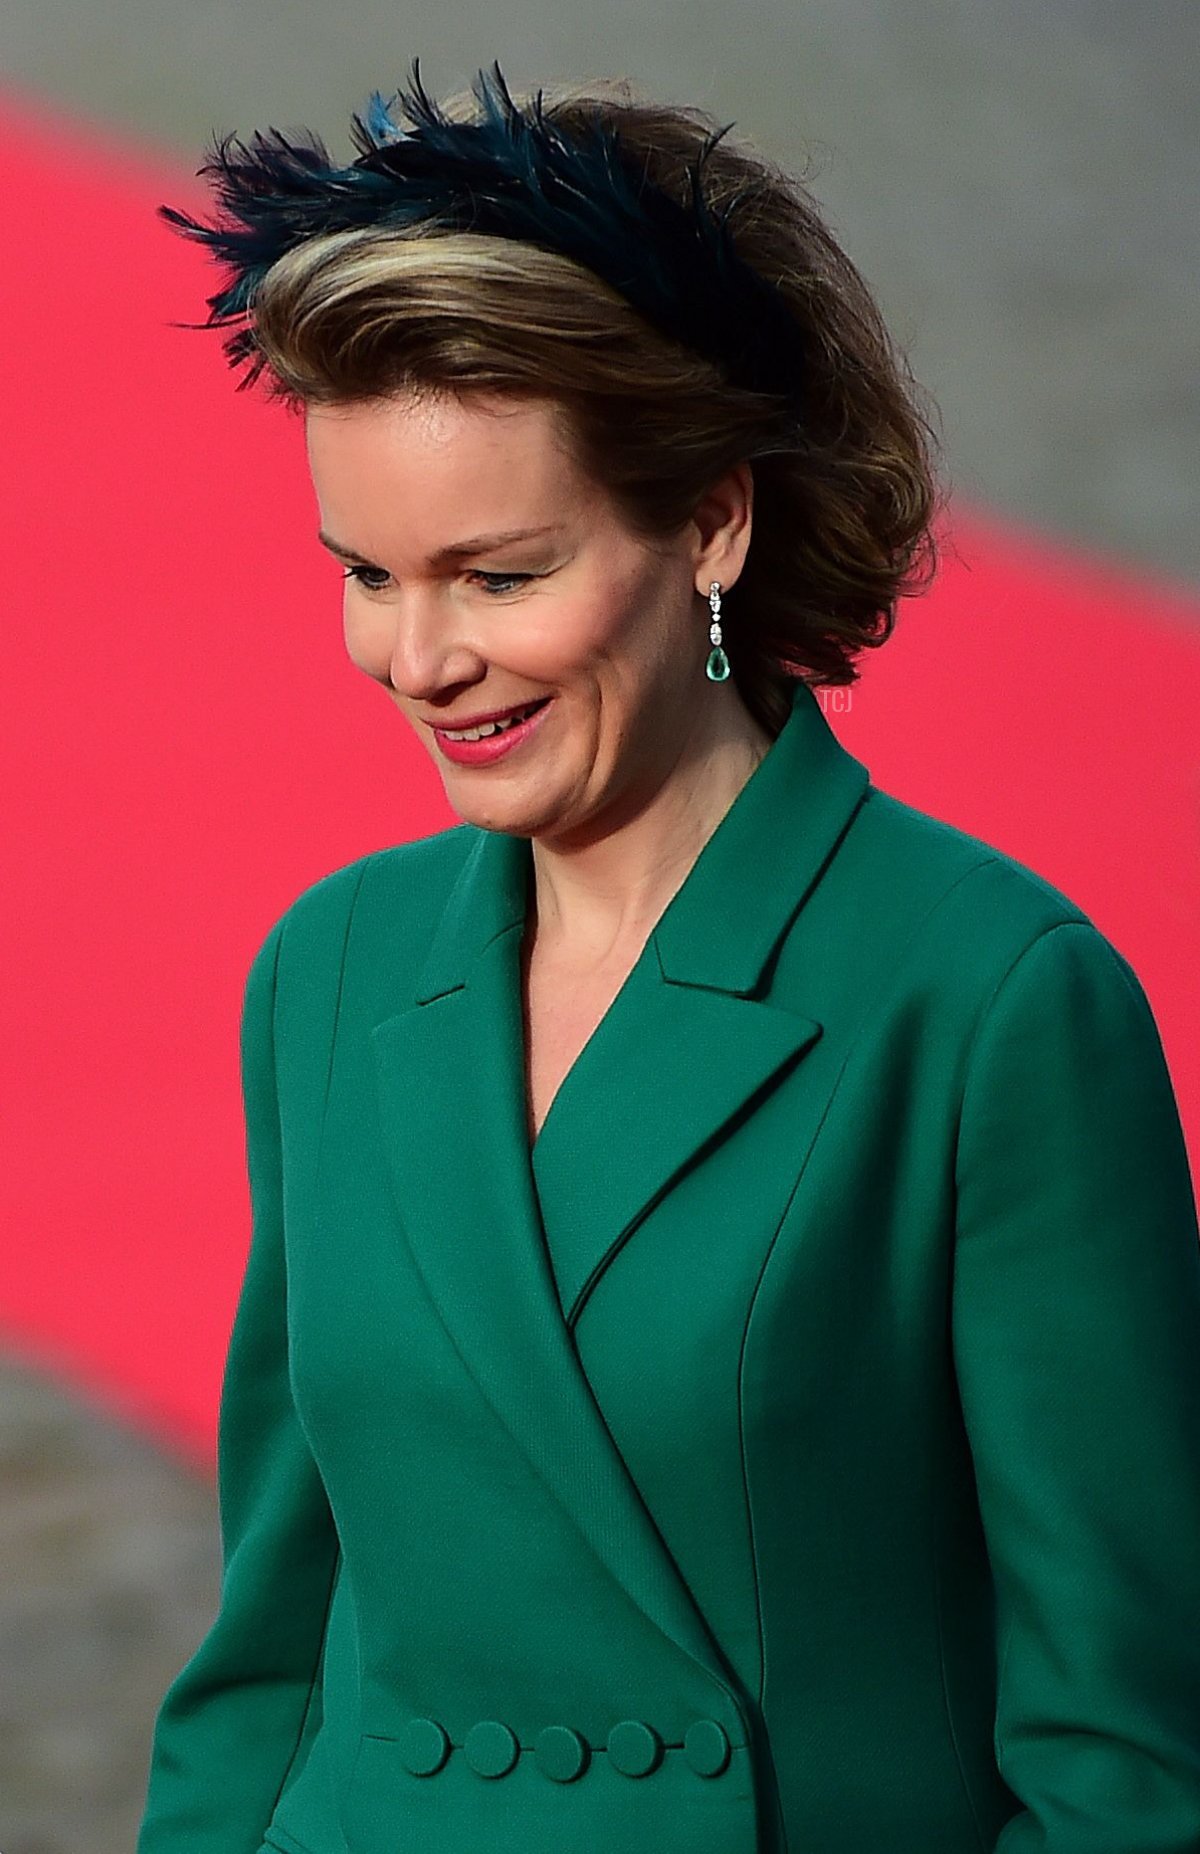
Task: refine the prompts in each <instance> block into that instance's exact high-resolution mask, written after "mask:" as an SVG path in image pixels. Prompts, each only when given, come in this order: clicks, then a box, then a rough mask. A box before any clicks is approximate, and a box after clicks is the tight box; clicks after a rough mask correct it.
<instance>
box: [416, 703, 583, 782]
mask: <svg viewBox="0 0 1200 1854" xmlns="http://www.w3.org/2000/svg"><path fill="white" fill-rule="evenodd" d="M553 706H554V697H553V696H551V697H550V699H549V700H548V701H543V703H542V705H541V707H540V708H536V709H535V710H534V712H533V713H532V714H531V715H529V716H527V717H526V719H525V720H524V721H518V722H517V724H516V726H515V727H507V728H505V729H504V731H503V733H500V734H489V735H488V737H487V739H486V740H448V739H447V738H446V735H445V733H444V731H443V730H442V729H441V728H440V727H435V728H434V730H433V737H434V739H435V740H436V741H437V744H438V749H439V751H440V752H441V753H444V754H445V756H446V758H447V759H448V760H452V761H453V762H454V764H455V765H456V766H490V765H491V763H492V761H493V760H501V759H504V758H505V757H506V756H507V755H508V754H510V753H511V752H512V751H513V750H514V748H516V747H519V746H520V745H521V743H522V741H525V740H528V739H529V736H530V735H531V734H533V733H535V732H536V731H537V728H538V725H539V723H540V721H541V719H542V716H543V715H545V714H548V713H549V712H550V709H551V708H552V707H553Z"/></svg>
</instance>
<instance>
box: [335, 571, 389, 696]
mask: <svg viewBox="0 0 1200 1854" xmlns="http://www.w3.org/2000/svg"><path fill="white" fill-rule="evenodd" d="M342 638H343V640H344V642H345V645H346V655H347V656H348V657H349V658H350V661H351V662H352V663H353V664H354V666H355V668H356V669H360V670H364V671H365V672H366V673H367V675H368V676H383V675H386V673H387V668H388V665H389V663H390V661H391V650H392V633H391V630H390V628H389V626H388V624H387V622H386V619H385V616H384V614H383V613H382V612H379V613H375V612H372V611H371V609H370V607H369V606H368V605H367V604H366V603H365V601H364V600H362V599H356V598H355V597H354V596H353V594H352V593H349V592H348V593H347V594H346V595H345V598H344V600H343V603H342Z"/></svg>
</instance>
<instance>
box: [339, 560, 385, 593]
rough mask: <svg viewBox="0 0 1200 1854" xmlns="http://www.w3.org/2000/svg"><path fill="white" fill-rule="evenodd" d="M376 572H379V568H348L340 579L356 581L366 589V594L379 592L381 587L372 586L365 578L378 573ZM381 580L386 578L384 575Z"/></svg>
mask: <svg viewBox="0 0 1200 1854" xmlns="http://www.w3.org/2000/svg"><path fill="white" fill-rule="evenodd" d="M378 572H380V568H379V567H369V566H349V567H347V568H346V570H345V572H344V573H343V574H342V578H343V579H356V580H357V581H358V583H359V585H360V586H365V587H366V588H367V590H368V592H380V591H382V587H380V586H376V585H373V584H372V582H371V581H370V580H369V579H368V578H367V577H366V575H367V574H368V573H378ZM383 578H384V579H386V578H387V574H386V573H384V574H383Z"/></svg>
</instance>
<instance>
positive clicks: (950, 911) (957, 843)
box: [838, 786, 1140, 1008]
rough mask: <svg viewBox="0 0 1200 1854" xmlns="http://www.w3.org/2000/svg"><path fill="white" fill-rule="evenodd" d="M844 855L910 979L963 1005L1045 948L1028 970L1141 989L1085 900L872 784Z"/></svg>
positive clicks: (977, 1001) (980, 998)
mask: <svg viewBox="0 0 1200 1854" xmlns="http://www.w3.org/2000/svg"><path fill="white" fill-rule="evenodd" d="M844 849H845V869H844V872H843V879H845V880H846V881H847V882H848V885H849V889H851V890H852V889H855V888H857V889H858V891H859V893H860V894H861V895H866V896H870V897H871V898H872V899H873V901H874V902H876V903H877V910H878V911H877V925H879V926H880V932H881V937H882V936H883V935H884V934H887V935H888V936H889V937H890V938H891V940H892V942H893V944H895V943H896V942H897V941H900V942H902V943H903V944H904V946H905V949H906V952H907V955H908V957H907V959H906V960H905V962H904V963H905V964H906V966H907V968H908V971H909V974H910V976H914V975H918V974H919V975H923V982H924V983H925V984H928V985H930V986H933V985H936V986H937V987H938V988H939V990H942V991H945V990H947V989H948V990H950V991H952V992H953V993H954V994H955V995H956V996H957V998H958V1001H959V1003H960V1004H961V1005H964V1006H967V1007H968V1008H971V1007H978V1006H979V1005H981V1004H983V1003H984V1002H986V1000H987V999H989V998H990V997H991V996H992V995H993V993H994V992H995V991H996V989H997V988H998V987H999V986H1000V984H1001V983H1002V982H1003V980H1004V979H1005V978H1006V977H1007V975H1008V973H1009V972H1010V971H1011V970H1012V969H1013V967H1014V966H1015V965H1016V964H1017V962H1018V961H1020V960H1022V959H1023V958H1024V956H1025V955H1026V954H1027V953H1029V952H1030V950H1031V949H1032V948H1033V947H1034V946H1035V945H1039V943H1041V942H1045V945H1044V946H1043V947H1042V949H1041V951H1040V952H1039V955H1038V956H1037V958H1036V960H1035V961H1034V962H1033V963H1032V964H1031V965H1030V967H1029V968H1028V970H1029V971H1030V972H1032V971H1033V970H1034V968H1035V967H1036V969H1037V970H1038V971H1039V972H1041V973H1043V974H1044V975H1045V976H1046V978H1047V979H1048V980H1049V979H1051V978H1052V976H1053V974H1055V973H1056V972H1058V971H1062V972H1063V973H1065V972H1066V971H1067V969H1068V968H1071V967H1073V966H1077V965H1078V964H1079V963H1080V962H1081V961H1082V962H1083V963H1085V964H1088V965H1090V966H1091V967H1093V968H1094V969H1096V970H1097V971H1099V972H1103V973H1106V974H1107V975H1108V976H1109V979H1110V982H1111V981H1113V980H1116V979H1117V974H1118V973H1119V974H1120V979H1119V980H1118V981H1117V982H1118V983H1119V984H1121V985H1129V984H1132V985H1133V986H1134V987H1135V988H1137V989H1140V987H1139V986H1138V981H1137V978H1136V976H1135V974H1134V972H1133V969H1132V967H1131V966H1130V965H1129V962H1128V961H1127V960H1126V959H1125V957H1124V956H1123V955H1122V954H1121V953H1120V952H1119V951H1118V949H1117V948H1116V947H1115V946H1114V945H1113V943H1112V942H1111V940H1109V939H1108V938H1107V936H1106V935H1105V934H1104V933H1103V932H1102V931H1101V929H1100V928H1099V927H1098V926H1097V925H1096V923H1095V921H1094V920H1093V919H1092V917H1091V916H1090V915H1089V914H1088V913H1087V911H1086V910H1085V909H1084V908H1083V907H1082V906H1080V904H1079V903H1078V902H1077V901H1075V900H1074V899H1073V898H1072V897H1071V896H1070V895H1068V894H1067V893H1066V892H1065V891H1064V890H1063V889H1061V888H1059V887H1058V886H1057V885H1056V884H1055V883H1053V882H1051V881H1050V880H1049V879H1048V878H1047V877H1046V876H1044V875H1041V874H1039V872H1038V871H1037V870H1035V869H1033V868H1032V867H1030V866H1029V865H1028V864H1027V863H1024V862H1022V861H1021V860H1020V858H1018V857H1016V856H1013V855H1010V854H1008V853H1007V852H1005V851H1003V850H1001V849H999V848H998V847H997V846H996V845H994V844H991V843H988V842H987V841H986V840H985V839H984V838H982V837H979V836H976V835H974V834H972V833H971V832H969V831H966V830H962V829H959V828H957V827H956V826H954V825H952V824H948V823H946V822H944V821H943V820H942V819H940V818H936V817H934V816H932V815H930V814H929V813H927V812H924V811H920V810H918V809H917V808H916V807H915V806H912V805H907V804H905V803H903V802H902V801H901V800H899V799H897V798H894V797H892V796H891V795H890V794H888V793H886V792H882V791H880V790H878V789H877V788H876V787H874V786H872V787H870V788H869V791H868V797H867V800H866V802H865V803H864V804H863V805H862V807H861V808H860V810H859V813H858V814H857V816H856V818H855V822H854V826H853V828H852V830H851V831H850V832H849V833H848V834H847V838H846V842H845V846H844ZM838 860H839V861H841V860H842V859H841V858H839V859H838ZM847 892H849V891H847ZM882 923H886V926H883V925H882ZM897 950H899V949H897Z"/></svg>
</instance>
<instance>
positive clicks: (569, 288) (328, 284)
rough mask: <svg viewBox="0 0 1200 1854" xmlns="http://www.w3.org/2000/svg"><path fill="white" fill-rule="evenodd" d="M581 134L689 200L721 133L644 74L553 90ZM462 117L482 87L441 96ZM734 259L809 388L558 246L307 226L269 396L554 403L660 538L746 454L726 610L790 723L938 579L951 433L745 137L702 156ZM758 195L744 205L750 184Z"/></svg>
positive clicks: (856, 283)
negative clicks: (766, 289) (788, 382)
mask: <svg viewBox="0 0 1200 1854" xmlns="http://www.w3.org/2000/svg"><path fill="white" fill-rule="evenodd" d="M542 90H543V95H544V107H545V113H546V116H547V118H548V120H550V121H551V122H553V123H555V124H557V125H559V126H560V127H561V128H562V129H563V130H564V131H566V132H567V133H570V131H571V129H572V127H573V125H576V124H579V125H582V124H584V123H585V122H594V121H595V119H596V117H597V116H599V117H601V118H602V119H603V120H604V121H605V122H606V123H607V124H608V125H610V126H611V127H613V128H614V129H616V130H617V131H618V133H619V135H620V138H621V142H622V144H623V146H624V147H625V149H626V150H627V151H628V152H629V153H630V154H631V155H632V156H633V157H634V158H635V159H636V160H637V162H638V163H639V165H641V166H643V167H644V169H645V172H646V174H647V176H648V178H649V179H651V180H652V181H653V182H655V183H657V184H658V185H659V186H660V187H663V188H665V189H667V190H668V191H670V192H671V193H672V194H673V195H674V196H675V197H676V198H678V199H680V200H681V201H682V200H686V199H687V197H688V191H689V187H690V181H689V178H688V170H689V165H690V164H691V163H693V162H694V161H695V158H696V155H697V153H698V152H699V150H700V148H701V146H702V144H703V143H704V141H705V139H706V137H708V136H709V135H710V134H711V133H712V131H713V130H714V128H715V127H716V126H717V125H716V123H715V121H714V119H713V118H712V117H711V116H709V115H708V114H707V113H706V112H705V111H702V110H700V109H698V108H693V107H688V106H683V105H667V104H661V103H656V102H653V101H651V100H648V99H645V98H639V97H637V96H636V95H635V94H634V92H633V88H632V86H631V84H630V83H629V81H628V80H626V79H612V80H600V81H598V82H592V83H590V84H588V85H586V86H557V87H554V88H551V87H549V86H542ZM441 107H442V109H443V110H444V111H445V113H446V114H447V115H449V116H452V117H453V118H454V119H455V120H469V119H470V118H471V112H472V110H473V109H477V107H478V105H477V104H476V103H475V100H474V98H473V97H472V95H471V93H470V92H469V91H461V92H458V93H456V94H455V95H454V96H452V97H451V98H449V99H447V100H445V101H444V102H443V103H442V105H441ZM704 173H705V182H704V186H705V198H706V199H707V200H708V202H709V203H710V205H712V206H714V207H719V208H724V207H725V206H727V205H728V204H729V202H730V201H732V202H733V204H732V207H731V209H730V218H729V224H730V229H731V231H732V233H733V236H734V242H735V245H736V248H737V251H738V253H739V255H740V256H741V257H742V258H743V259H745V260H746V262H748V263H749V264H750V265H751V266H753V267H754V268H755V269H756V270H757V271H758V272H759V273H760V274H761V275H762V276H764V277H765V278H767V279H769V280H770V281H771V282H772V283H773V284H774V285H775V286H776V288H777V289H778V290H779V291H780V292H781V293H782V295H783V297H784V300H785V301H786V303H787V306H788V309H789V311H790V313H791V314H792V316H793V318H794V320H795V324H796V340H797V342H798V343H800V344H801V348H802V352H803V355H804V360H805V381H806V384H805V387H804V391H803V394H802V400H801V403H800V405H799V406H798V407H797V405H796V404H795V402H794V401H793V402H791V403H789V402H787V401H786V400H785V399H783V398H782V397H781V396H777V395H774V394H765V393H756V392H752V391H749V390H747V389H746V388H744V387H739V386H734V385H732V384H730V382H729V381H728V379H727V378H726V377H725V376H724V375H723V373H722V371H721V369H720V368H719V367H718V366H717V365H715V364H714V363H713V362H711V361H709V360H707V359H705V358H703V357H702V356H700V355H698V354H695V353H693V352H692V351H690V350H689V349H686V348H684V347H682V346H681V345H680V344H678V343H677V342H674V341H672V340H671V339H669V338H668V337H667V336H665V335H664V334H662V333H660V332H658V331H657V330H656V329H654V328H652V327H651V326H650V325H649V323H648V322H647V321H646V320H645V319H644V318H643V317H642V316H641V315H639V313H638V312H637V311H636V310H635V309H633V308H632V307H631V305H630V304H629V303H628V302H627V301H626V300H625V298H624V297H623V296H621V295H619V294H618V293H617V291H616V290H614V289H613V288H612V287H610V285H609V284H607V283H606V282H604V281H603V280H602V279H601V278H600V277H598V276H597V275H595V274H594V273H593V272H592V271H590V270H588V269H585V268H584V267H583V266H582V265H580V264H577V263H576V262H574V261H573V260H572V259H570V258H568V257H565V256H563V255H561V254H559V253H557V252H553V251H548V250H544V249H542V248H541V247H539V246H536V245H533V244H528V243H524V242H517V241H514V240H510V239H506V238H498V237H493V236H480V235H477V234H472V233H469V232H456V231H447V230H442V229H439V228H438V227H437V226H436V225H430V224H428V223H426V224H423V225H418V226H406V227H395V226H393V227H384V226H371V227H368V228H365V229H363V228H356V229H353V230H347V231H337V232H331V233H322V234H317V235H315V236H313V237H312V238H310V239H306V240H304V241H303V242H302V243H300V244H299V245H297V246H295V247H294V248H293V249H291V250H289V251H288V252H287V253H286V254H285V255H284V256H283V257H281V258H279V259H278V260H277V261H276V262H275V263H274V264H273V265H272V266H271V268H270V269H269V270H268V271H267V273H266V274H265V276H264V277H263V278H262V280H261V282H260V283H259V285H258V287H257V289H256V291H255V292H254V295H253V298H252V300H251V302H250V304H249V313H250V319H251V326H252V328H253V337H254V345H255V346H256V348H257V349H258V350H259V352H260V354H261V356H262V363H261V364H262V366H263V370H264V374H265V378H266V381H267V390H268V394H269V396H270V397H271V398H272V399H273V400H277V401H281V402H283V403H284V404H285V405H286V406H288V408H289V409H291V410H293V411H295V410H300V409H303V408H304V407H305V406H307V405H331V404H348V403H353V402H361V401H371V400H379V399H385V398H388V397H390V396H392V395H394V394H397V393H406V392H416V393H423V392H429V393H432V394H435V395H436V394H442V393H449V394H454V395H463V394H467V393H470V392H472V391H474V392H484V393H487V394H488V395H489V396H491V395H500V396H507V397H512V398H517V399H519V398H526V397H527V398H538V399H547V400H549V401H551V402H553V403H554V405H555V407H556V410H557V413H558V415H559V417H560V419H561V424H562V429H563V432H564V435H565V438H566V440H567V441H568V443H569V444H570V446H571V450H572V453H573V455H574V456H575V457H576V459H577V460H578V462H579V464H580V466H581V468H582V469H583V470H584V471H585V473H587V475H588V476H589V477H590V479H591V480H593V481H594V482H596V483H597V484H598V485H600V486H601V487H602V488H603V489H605V490H606V491H607V492H608V493H609V495H610V496H611V497H612V498H613V499H614V501H615V503H616V505H617V507H618V508H619V510H620V512H621V514H622V516H623V518H624V520H625V521H626V523H627V525H628V526H629V527H630V529H631V530H632V531H633V532H634V533H636V534H638V535H640V536H642V537H643V538H645V539H648V540H655V539H662V538H666V537H668V536H670V535H674V534H677V533H678V532H679V531H680V530H681V529H682V528H683V527H684V526H685V525H686V523H687V521H688V520H689V519H690V518H691V516H692V514H693V513H694V511H695V509H696V507H697V506H698V504H699V502H700V500H701V498H702V496H703V495H704V494H705V492H706V491H707V490H708V489H709V488H710V486H711V485H712V484H713V483H715V482H716V481H718V480H719V479H720V478H721V477H722V476H723V475H724V474H725V473H726V472H727V471H728V470H729V469H731V468H732V467H733V466H734V465H735V464H736V463H739V462H741V461H746V462H748V463H749V464H750V466H751V470H752V473H753V477H754V513H753V528H752V536H751V542H750V547H749V551H748V554H747V557H746V561H745V564H744V567H743V570H742V573H741V576H740V578H739V579H738V582H737V584H736V585H735V586H734V587H733V588H731V589H730V592H729V594H728V595H727V598H726V604H725V610H724V612H723V623H724V630H725V635H724V647H725V650H726V652H727V654H728V657H729V662H730V667H731V673H732V676H733V678H734V680H735V682H736V684H737V686H738V690H739V693H740V694H741V697H742V699H743V701H744V702H745V703H746V705H747V707H748V708H749V710H750V711H751V713H752V714H753V715H754V716H755V718H756V720H758V722H759V723H760V725H761V726H763V727H764V728H766V730H767V731H768V733H770V734H771V735H772V736H774V735H775V734H777V733H778V731H779V729H780V727H782V725H783V722H784V720H785V719H786V717H787V714H788V712H789V709H790V703H791V694H790V691H791V685H792V678H793V677H794V675H795V674H797V673H799V674H800V675H802V676H804V677H805V678H806V680H807V681H809V682H810V683H812V684H814V685H819V684H831V685H832V684H844V683H850V682H853V681H854V680H856V678H857V676H858V669H857V667H856V665H855V662H854V657H855V656H856V655H857V654H858V653H859V652H860V651H862V650H863V649H866V648H875V647H878V646H879V645H880V644H882V643H884V642H886V640H887V638H888V637H889V636H890V635H891V633H892V630H893V627H894V623H895V615H896V604H897V601H898V599H899V598H900V597H901V596H907V595H910V594H912V593H915V592H919V591H923V590H924V589H925V588H926V587H927V586H928V585H929V583H930V582H931V581H932V578H933V576H934V572H935V570H936V548H935V545H934V541H933V536H932V532H931V522H932V520H933V517H934V515H935V513H936V511H937V508H938V506H939V495H938V488H937V483H936V479H935V467H934V465H935V456H936V442H937V441H936V438H935V435H934V431H933V426H932V424H931V422H930V420H929V418H928V416H927V415H926V413H925V411H924V410H923V409H922V406H921V404H920V398H921V396H922V395H921V389H920V388H919V387H917V385H916V383H915V382H914V381H913V379H912V376H911V373H910V372H909V369H908V366H907V363H906V361H905V360H904V358H903V356H902V355H901V354H900V352H899V351H898V349H897V347H896V345H895V343H894V342H893V340H892V338H891V336H890V335H889V332H888V330H887V328H886V326H885V324H884V321H883V318H882V316H881V314H880V311H879V309H878V307H877V305H876V304H875V302H874V299H873V298H872V295H871V293H870V290H869V289H868V287H867V285H866V283H865V281H864V280H863V278H862V276H861V275H860V273H859V271H858V270H857V269H856V267H855V265H854V264H853V263H852V262H851V260H850V258H849V257H848V256H847V255H846V253H845V252H844V251H843V250H842V248H841V247H840V246H839V245H838V243H837V241H836V240H835V239H834V237H833V235H832V233H831V232H830V231H829V229H828V228H827V226H826V225H825V223H824V221H823V219H822V218H821V215H820V213H819V211H818V209H817V207H816V205H815V203H814V201H813V199H812V197H811V195H810V194H809V192H808V191H807V189H806V187H805V186H804V184H803V183H802V181H801V180H799V179H796V178H794V177H792V176H791V175H789V174H787V173H786V172H785V171H784V170H782V169H781V168H779V167H777V166H776V165H775V164H773V163H772V162H770V161H768V160H767V159H766V158H765V157H764V156H763V155H762V154H761V152H759V151H758V150H756V149H755V148H753V147H752V146H751V145H749V144H748V143H746V142H745V141H735V140H734V139H733V138H732V137H731V135H730V134H729V133H728V132H727V133H726V134H725V135H724V137H723V138H722V139H721V140H720V142H719V143H718V144H717V146H716V147H715V148H714V149H713V150H712V152H711V154H710V155H709V157H708V161H707V164H706V166H705V169H704ZM735 195H739V196H740V197H739V198H737V199H735V198H734V196H735Z"/></svg>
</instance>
